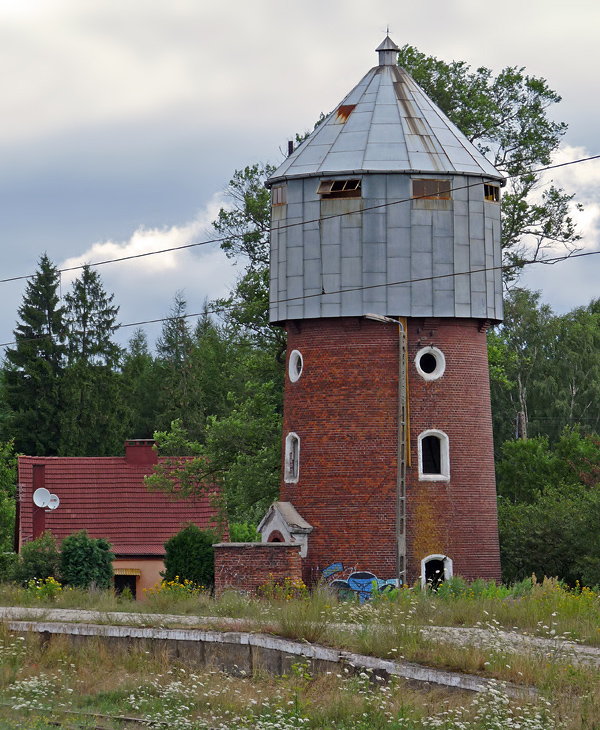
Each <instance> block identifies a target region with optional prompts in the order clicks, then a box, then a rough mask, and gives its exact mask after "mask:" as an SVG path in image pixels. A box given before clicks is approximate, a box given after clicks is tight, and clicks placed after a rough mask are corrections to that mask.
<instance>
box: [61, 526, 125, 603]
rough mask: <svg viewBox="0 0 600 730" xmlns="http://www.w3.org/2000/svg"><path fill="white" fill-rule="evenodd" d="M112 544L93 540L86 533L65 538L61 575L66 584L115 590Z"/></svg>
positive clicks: (97, 539) (62, 547) (98, 539)
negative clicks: (113, 588)
mask: <svg viewBox="0 0 600 730" xmlns="http://www.w3.org/2000/svg"><path fill="white" fill-rule="evenodd" d="M110 547H111V546H110V543H109V542H108V540H105V539H104V538H102V537H100V538H92V537H90V536H89V535H88V534H87V532H86V531H85V530H81V532H78V533H76V534H73V535H69V536H68V537H65V539H64V540H63V541H62V544H61V556H60V572H61V575H62V578H63V580H64V581H65V583H68V584H69V585H71V586H74V587H76V588H90V587H95V588H103V589H105V590H108V589H109V588H110V587H111V583H112V578H113V567H112V561H113V558H114V555H113V554H112V553H111V551H110Z"/></svg>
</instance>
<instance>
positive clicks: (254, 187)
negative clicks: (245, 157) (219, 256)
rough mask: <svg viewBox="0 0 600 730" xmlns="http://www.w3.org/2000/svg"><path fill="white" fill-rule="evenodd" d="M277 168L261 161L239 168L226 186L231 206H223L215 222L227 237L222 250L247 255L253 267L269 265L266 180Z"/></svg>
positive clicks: (267, 191) (220, 232)
mask: <svg viewBox="0 0 600 730" xmlns="http://www.w3.org/2000/svg"><path fill="white" fill-rule="evenodd" d="M274 171H275V168H274V167H273V166H271V165H264V164H261V163H257V164H254V165H250V166H247V167H245V168H244V169H243V170H236V171H235V173H234V174H233V177H232V179H231V180H230V181H229V185H228V187H227V190H226V193H227V197H228V198H229V201H230V203H231V206H230V207H228V208H222V209H221V210H220V211H219V215H218V217H217V220H216V221H215V222H214V224H213V225H214V227H215V230H216V231H217V232H218V233H219V235H221V236H223V237H224V239H225V240H224V241H223V243H222V244H221V248H222V249H223V251H225V253H226V254H227V255H228V256H229V257H230V258H233V257H238V256H243V257H245V258H247V259H248V261H249V264H250V268H251V269H256V268H262V267H266V266H268V265H269V233H270V229H271V193H270V191H269V190H267V188H265V186H264V181H265V180H266V179H267V178H268V177H269V176H270V175H271V174H272V173H273V172H274Z"/></svg>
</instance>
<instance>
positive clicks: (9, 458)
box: [0, 441, 17, 575]
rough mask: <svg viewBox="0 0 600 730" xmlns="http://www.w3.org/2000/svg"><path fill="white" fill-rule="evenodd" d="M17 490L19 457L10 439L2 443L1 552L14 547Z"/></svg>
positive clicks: (0, 486)
mask: <svg viewBox="0 0 600 730" xmlns="http://www.w3.org/2000/svg"><path fill="white" fill-rule="evenodd" d="M16 491H17V457H16V456H15V453H14V448H13V442H12V441H8V442H6V443H0V552H6V551H9V550H12V549H13V548H14V542H15V497H16ZM0 575H2V568H0Z"/></svg>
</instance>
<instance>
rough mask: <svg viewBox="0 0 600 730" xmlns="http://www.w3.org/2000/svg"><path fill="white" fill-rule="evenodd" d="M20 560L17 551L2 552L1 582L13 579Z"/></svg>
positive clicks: (0, 564) (0, 556) (0, 555)
mask: <svg viewBox="0 0 600 730" xmlns="http://www.w3.org/2000/svg"><path fill="white" fill-rule="evenodd" d="M18 562H19V556H18V555H17V553H10V552H3V553H0V583H6V582H8V581H10V580H13V578H14V575H15V569H16V567H17V563H18Z"/></svg>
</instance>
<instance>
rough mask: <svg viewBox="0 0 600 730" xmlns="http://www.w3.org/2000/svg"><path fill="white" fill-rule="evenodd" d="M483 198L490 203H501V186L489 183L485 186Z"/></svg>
mask: <svg viewBox="0 0 600 730" xmlns="http://www.w3.org/2000/svg"><path fill="white" fill-rule="evenodd" d="M483 197H484V198H485V200H487V201H489V202H490V203H499V202H500V186H499V185H488V184H487V183H486V184H485V185H484V186H483Z"/></svg>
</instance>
